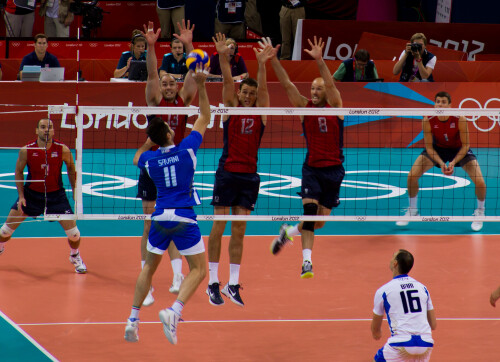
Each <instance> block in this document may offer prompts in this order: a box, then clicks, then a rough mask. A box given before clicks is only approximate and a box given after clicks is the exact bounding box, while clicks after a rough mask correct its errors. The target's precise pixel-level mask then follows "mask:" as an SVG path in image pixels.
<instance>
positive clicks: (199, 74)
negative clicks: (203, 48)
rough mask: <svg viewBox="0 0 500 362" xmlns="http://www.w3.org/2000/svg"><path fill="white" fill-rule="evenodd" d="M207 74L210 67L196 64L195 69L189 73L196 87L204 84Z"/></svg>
mask: <svg viewBox="0 0 500 362" xmlns="http://www.w3.org/2000/svg"><path fill="white" fill-rule="evenodd" d="M209 73H210V67H209V66H208V65H207V64H205V65H202V64H201V63H198V64H196V69H195V70H194V72H191V74H192V75H193V79H194V81H195V82H196V84H198V85H200V84H203V83H205V80H206V79H207V77H208V74H209Z"/></svg>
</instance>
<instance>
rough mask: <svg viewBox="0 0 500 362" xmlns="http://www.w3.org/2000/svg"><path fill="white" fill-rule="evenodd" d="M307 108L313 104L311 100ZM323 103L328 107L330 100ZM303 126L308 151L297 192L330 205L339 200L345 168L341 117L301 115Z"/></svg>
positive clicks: (332, 205) (328, 206)
mask: <svg viewBox="0 0 500 362" xmlns="http://www.w3.org/2000/svg"><path fill="white" fill-rule="evenodd" d="M306 107H309V108H314V107H316V106H315V105H314V104H313V103H312V101H311V100H309V102H307V106H306ZM325 107H328V108H330V105H329V104H326V105H325ZM302 128H303V130H304V135H305V138H306V143H307V155H306V160H305V161H304V165H303V166H302V186H301V190H300V195H301V196H302V198H304V199H306V198H307V199H313V200H317V201H318V202H319V204H320V205H322V206H324V207H326V208H328V209H332V208H334V207H337V206H338V205H339V204H340V201H339V200H340V199H339V193H340V186H341V184H342V180H343V179H344V176H345V170H344V167H343V166H342V162H344V154H343V147H344V120H342V119H340V118H339V117H337V116H304V120H303V121H302Z"/></svg>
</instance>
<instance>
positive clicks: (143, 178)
mask: <svg viewBox="0 0 500 362" xmlns="http://www.w3.org/2000/svg"><path fill="white" fill-rule="evenodd" d="M137 197H138V198H139V199H142V200H144V201H155V200H156V186H155V183H154V182H153V180H152V179H151V177H149V175H148V173H147V172H146V171H144V170H143V169H141V173H140V174H139V182H138V184H137Z"/></svg>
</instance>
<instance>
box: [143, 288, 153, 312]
mask: <svg viewBox="0 0 500 362" xmlns="http://www.w3.org/2000/svg"><path fill="white" fill-rule="evenodd" d="M154 291H155V288H153V286H151V287H150V288H149V292H148V295H146V298H144V301H143V302H142V305H143V306H144V307H149V306H150V305H151V304H153V303H154V302H155V299H154V298H153V292H154Z"/></svg>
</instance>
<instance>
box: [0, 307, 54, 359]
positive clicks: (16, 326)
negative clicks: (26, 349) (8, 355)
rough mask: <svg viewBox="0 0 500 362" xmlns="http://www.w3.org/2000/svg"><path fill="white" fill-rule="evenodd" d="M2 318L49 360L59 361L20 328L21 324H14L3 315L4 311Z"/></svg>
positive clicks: (1, 314) (0, 312)
mask: <svg viewBox="0 0 500 362" xmlns="http://www.w3.org/2000/svg"><path fill="white" fill-rule="evenodd" d="M0 317H1V318H3V319H4V320H5V321H6V322H7V323H9V324H10V325H11V326H12V327H13V328H14V329H15V330H16V331H18V332H19V333H21V334H22V336H23V337H24V338H26V339H27V340H28V341H30V342H31V344H33V345H34V346H35V347H36V348H38V350H39V351H40V352H42V353H43V354H44V355H45V356H47V358H49V359H50V360H51V361H56V362H57V361H58V360H57V358H55V357H54V356H53V355H51V354H50V353H49V351H47V350H46V349H45V348H43V347H42V346H41V345H40V344H39V343H38V342H37V341H35V340H34V339H33V337H31V336H30V335H29V334H28V333H26V332H25V331H23V330H22V329H21V328H19V326H20V324H16V323H14V321H13V320H12V319H10V318H9V317H7V316H6V315H5V314H4V313H2V311H0ZM26 325H28V324H26Z"/></svg>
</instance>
